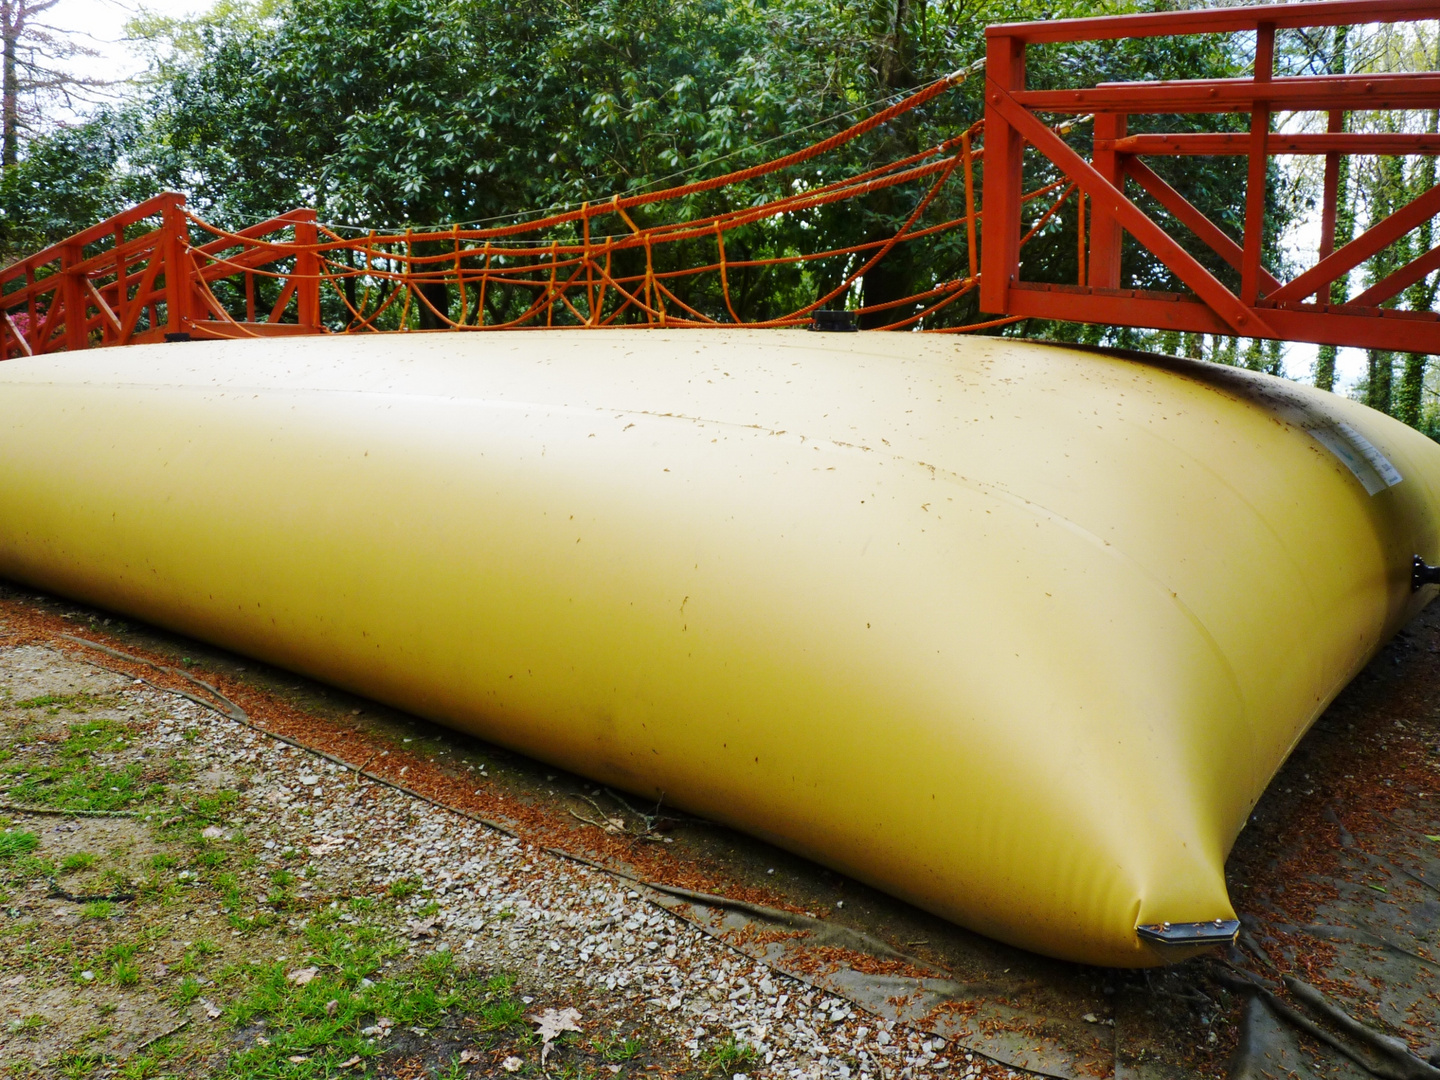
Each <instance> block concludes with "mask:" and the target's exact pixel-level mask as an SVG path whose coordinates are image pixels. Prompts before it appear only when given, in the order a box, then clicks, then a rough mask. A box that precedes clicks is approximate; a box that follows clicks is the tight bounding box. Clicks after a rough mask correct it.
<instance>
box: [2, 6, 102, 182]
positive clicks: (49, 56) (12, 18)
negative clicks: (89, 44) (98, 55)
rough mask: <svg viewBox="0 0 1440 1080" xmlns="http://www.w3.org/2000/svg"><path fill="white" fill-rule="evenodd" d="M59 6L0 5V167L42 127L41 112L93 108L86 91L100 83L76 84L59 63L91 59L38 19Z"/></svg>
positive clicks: (75, 78) (86, 51) (11, 161)
mask: <svg viewBox="0 0 1440 1080" xmlns="http://www.w3.org/2000/svg"><path fill="white" fill-rule="evenodd" d="M59 2H60V0H0V54H3V64H0V70H3V76H0V118H3V124H0V164H3V165H4V166H7V167H8V166H11V165H15V164H16V163H17V162H18V161H19V160H20V144H21V141H22V139H23V138H24V137H26V136H29V135H33V134H35V133H37V132H38V131H40V130H42V129H43V128H44V126H45V124H44V120H45V115H46V108H47V107H48V106H50V105H52V104H54V103H56V102H60V103H63V104H64V105H65V106H66V107H67V108H70V109H72V110H73V108H74V107H75V105H76V104H78V103H81V102H82V101H83V102H84V103H93V102H91V101H90V99H89V95H88V94H87V93H86V91H88V90H91V89H94V88H98V87H101V86H104V85H106V84H105V83H104V81H103V80H99V79H88V78H80V77H78V76H76V75H74V74H72V73H71V72H69V71H67V70H66V69H65V67H64V66H63V65H64V61H66V60H68V59H70V58H72V57H75V56H93V55H94V50H93V49H88V48H85V47H84V46H82V45H80V44H78V43H76V42H75V41H74V40H73V39H71V38H69V37H67V36H66V35H65V34H63V33H62V32H61V31H59V30H57V29H55V27H53V26H50V25H48V24H46V23H44V22H42V21H40V19H39V16H41V15H43V14H44V13H45V12H47V11H49V10H50V9H51V8H53V7H54V6H55V5H56V4H58V3H59Z"/></svg>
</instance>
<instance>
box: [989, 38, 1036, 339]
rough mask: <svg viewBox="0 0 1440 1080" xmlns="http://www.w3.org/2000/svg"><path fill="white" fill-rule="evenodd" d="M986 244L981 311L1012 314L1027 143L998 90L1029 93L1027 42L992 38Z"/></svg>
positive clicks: (1018, 264)
mask: <svg viewBox="0 0 1440 1080" xmlns="http://www.w3.org/2000/svg"><path fill="white" fill-rule="evenodd" d="M985 82H986V86H987V90H986V94H985V173H984V185H985V186H984V198H985V244H984V246H983V247H982V248H981V252H980V259H981V261H980V307H981V309H982V310H984V311H992V312H1003V311H1006V310H1008V304H1009V290H1010V282H1011V281H1012V280H1013V279H1014V278H1016V277H1017V276H1018V275H1019V273H1020V182H1021V165H1022V164H1023V161H1024V153H1025V143H1024V140H1022V139H1021V138H1020V134H1019V132H1017V131H1016V130H1015V129H1014V128H1013V127H1011V126H1010V124H1009V122H1008V121H1006V120H1005V119H1004V118H1003V117H1002V116H1001V115H1000V112H999V110H998V109H997V108H996V107H995V106H996V105H997V104H998V102H999V98H998V96H997V95H996V94H995V93H994V87H992V86H991V85H990V84H992V83H993V84H994V86H998V87H1000V88H1002V89H1004V90H1010V91H1014V90H1023V89H1025V42H1024V40H1023V39H1022V38H1015V37H1010V36H1008V35H1005V34H993V35H992V36H991V37H990V38H989V39H988V41H987V43H986V49H985Z"/></svg>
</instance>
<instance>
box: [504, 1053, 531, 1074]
mask: <svg viewBox="0 0 1440 1080" xmlns="http://www.w3.org/2000/svg"><path fill="white" fill-rule="evenodd" d="M500 1067H501V1068H502V1069H504V1070H505V1071H506V1072H519V1071H520V1070H521V1069H523V1068H524V1067H525V1062H523V1061H521V1060H520V1059H519V1058H518V1057H507V1058H506V1059H505V1060H504V1061H502V1062H501V1063H500Z"/></svg>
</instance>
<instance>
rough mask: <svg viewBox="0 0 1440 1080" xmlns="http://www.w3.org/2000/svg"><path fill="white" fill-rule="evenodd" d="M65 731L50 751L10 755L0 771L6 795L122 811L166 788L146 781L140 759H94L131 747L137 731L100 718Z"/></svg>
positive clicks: (73, 807) (68, 807)
mask: <svg viewBox="0 0 1440 1080" xmlns="http://www.w3.org/2000/svg"><path fill="white" fill-rule="evenodd" d="M75 696H77V697H83V696H85V695H75ZM30 700H31V701H32V702H39V701H44V700H47V699H44V698H32V699H30ZM67 700H68V699H67ZM22 704H24V703H22ZM68 731H69V733H68V735H67V736H66V738H65V740H64V741H63V742H61V743H59V744H58V745H56V747H55V750H54V753H53V755H52V754H47V755H46V756H45V757H44V758H37V757H35V756H30V755H27V756H24V757H13V758H11V759H8V760H7V761H6V762H5V763H4V765H3V767H0V774H3V775H5V776H7V777H10V778H13V779H12V780H11V783H10V785H9V786H10V798H12V799H14V800H16V801H17V802H23V803H29V804H31V805H34V806H52V807H55V808H57V809H65V810H102V811H103V810H123V809H126V808H128V807H131V806H134V805H135V804H137V803H141V802H144V801H145V800H146V799H149V798H152V797H154V796H156V795H158V794H160V793H161V792H162V791H164V790H165V786H164V785H163V784H160V783H156V782H154V781H153V780H146V779H145V770H146V767H145V766H144V765H143V764H141V763H139V762H131V763H129V764H126V765H115V766H112V765H109V764H107V763H105V762H102V761H97V760H96V758H97V756H98V755H101V754H113V753H118V752H119V751H121V750H124V749H125V748H127V747H129V746H131V745H132V744H133V742H134V740H135V738H136V735H137V733H136V732H135V730H134V729H133V728H131V727H129V726H128V725H126V724H122V723H120V722H119V721H116V720H104V719H100V720H86V721H83V722H81V723H78V724H70V725H69V726H68Z"/></svg>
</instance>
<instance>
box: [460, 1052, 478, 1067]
mask: <svg viewBox="0 0 1440 1080" xmlns="http://www.w3.org/2000/svg"><path fill="white" fill-rule="evenodd" d="M479 1060H480V1053H479V1051H477V1050H461V1051H460V1064H461V1065H469V1064H470V1062H472V1061H479Z"/></svg>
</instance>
